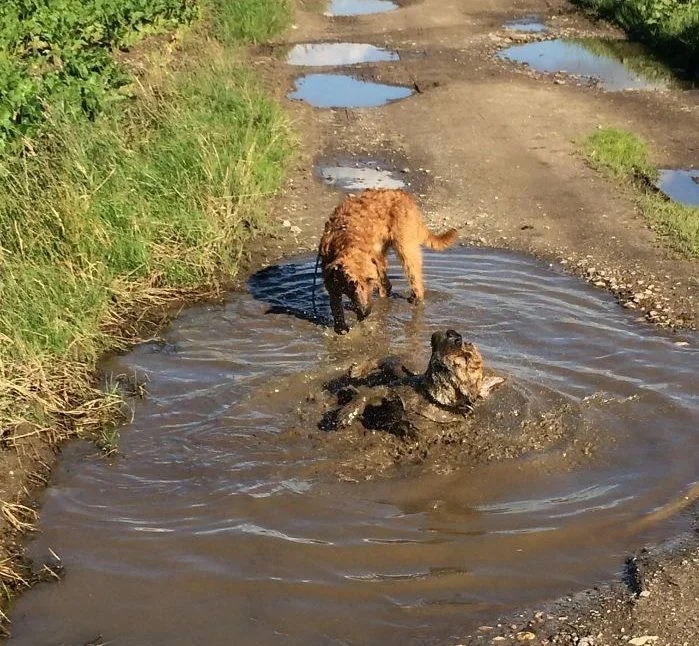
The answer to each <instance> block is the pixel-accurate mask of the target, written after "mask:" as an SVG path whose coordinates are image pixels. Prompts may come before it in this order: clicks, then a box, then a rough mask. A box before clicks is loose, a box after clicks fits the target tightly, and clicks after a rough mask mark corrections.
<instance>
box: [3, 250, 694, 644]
mask: <svg viewBox="0 0 699 646" xmlns="http://www.w3.org/2000/svg"><path fill="white" fill-rule="evenodd" d="M314 261H315V258H314V257H304V258H299V259H296V260H291V261H289V262H288V263H286V264H283V265H280V266H278V267H271V268H268V269H266V270H263V271H261V272H259V273H258V274H256V275H255V276H253V277H252V279H251V280H250V282H249V290H250V293H247V294H237V295H232V296H231V297H230V299H229V301H228V302H227V303H226V304H225V305H208V306H205V307H198V308H193V309H190V310H187V311H185V312H183V314H182V315H181V317H180V318H179V319H178V320H177V321H175V322H174V323H173V324H172V326H171V327H170V328H169V329H168V330H167V331H166V332H165V334H164V338H163V340H162V341H153V342H150V343H145V344H143V345H141V346H139V347H137V348H136V349H135V350H134V351H132V352H131V353H129V354H127V355H125V356H123V357H118V358H114V359H112V360H110V361H109V362H108V363H107V364H106V365H105V366H104V369H105V370H106V371H108V372H110V373H113V374H125V375H131V376H135V377H137V378H139V379H145V378H146V377H147V379H148V382H147V383H148V391H149V394H148V396H147V398H145V399H143V400H138V401H136V402H134V417H133V421H132V423H130V424H129V425H127V426H126V427H125V428H124V429H123V430H122V433H121V442H120V455H119V456H118V457H117V458H116V459H113V460H111V461H108V460H104V459H102V458H100V457H98V456H97V455H96V453H95V449H94V448H93V447H92V446H90V445H87V444H84V443H74V444H71V445H69V446H67V447H66V449H65V450H64V451H63V454H62V457H61V459H60V462H59V465H58V467H57V469H56V471H55V474H54V476H53V481H52V485H51V486H50V488H49V489H48V490H47V491H46V494H45V500H44V507H43V510H42V515H41V521H40V529H41V532H40V533H39V534H37V535H36V537H35V538H34V539H33V540H32V542H31V543H30V544H29V553H30V555H31V556H32V557H33V558H35V559H37V560H38V561H41V560H42V559H45V558H46V557H47V556H48V555H49V554H50V551H49V550H54V551H55V552H56V553H57V554H58V555H60V557H61V558H62V560H63V565H64V567H65V573H66V574H65V578H64V579H63V580H62V582H61V583H58V584H41V585H39V586H37V587H36V588H34V589H33V590H31V591H29V592H28V593H27V594H26V595H24V596H23V597H22V598H20V599H19V600H18V601H17V602H16V603H15V604H14V607H13V608H12V614H11V619H12V630H13V633H14V637H13V638H12V639H11V640H10V643H14V644H32V645H34V644H40V643H51V644H84V643H86V642H88V641H89V640H94V639H95V638H96V637H97V636H98V635H99V636H101V639H102V640H103V641H104V642H105V643H114V644H119V645H120V646H124V645H127V644H134V645H136V644H138V645H142V644H149V645H152V646H157V645H163V646H164V645H167V646H173V645H177V644H183V645H184V644H191V643H194V642H196V643H204V644H230V643H235V644H275V643H278V644H304V645H307V644H338V643H342V644H366V643H373V644H379V643H381V644H384V643H390V644H393V643H406V644H427V643H445V640H447V641H452V640H455V639H458V637H459V635H463V634H464V632H466V631H467V630H470V629H472V628H473V627H474V626H478V625H480V624H483V623H487V621H490V620H492V618H493V617H494V616H496V615H498V614H500V613H504V612H508V611H511V610H513V609H514V608H516V607H518V606H521V605H522V604H536V603H540V602H542V601H544V600H547V599H552V598H555V597H557V596H559V595H561V594H564V593H567V592H570V591H574V590H578V589H580V588H583V587H588V586H590V585H593V584H595V583H598V582H602V581H609V580H612V579H616V578H618V577H619V575H620V567H621V564H622V563H623V558H624V555H625V554H626V551H627V550H628V549H630V548H631V547H632V546H633V547H636V546H638V544H639V541H645V540H648V541H655V540H661V539H662V538H664V537H666V536H669V535H674V534H676V533H677V532H679V531H681V530H683V529H684V528H685V525H684V521H683V519H682V518H674V519H673V520H671V521H667V522H664V523H656V524H652V525H650V526H649V527H648V528H647V529H646V530H645V532H646V533H644V534H643V535H642V536H641V535H638V534H637V533H635V532H634V531H632V529H631V528H632V527H633V524H634V523H635V521H637V520H638V519H639V518H642V517H644V516H645V515H646V514H648V513H649V512H651V511H652V510H654V509H656V508H657V507H658V506H660V505H663V504H664V503H666V502H667V501H669V500H672V499H675V498H676V497H678V496H679V495H680V493H681V492H682V491H683V490H684V489H685V487H686V486H687V485H688V484H689V483H690V482H692V481H694V480H696V478H697V471H696V455H697V451H699V434H698V433H697V428H699V398H698V397H697V387H698V385H699V384H698V381H697V380H698V377H697V365H698V363H699V350H698V349H697V346H696V339H695V338H694V337H690V338H689V341H690V345H689V346H686V347H680V346H677V345H675V341H676V338H675V337H670V336H665V335H663V334H661V333H659V332H657V331H656V330H654V329H653V328H651V327H649V326H648V325H645V324H642V323H637V322H635V321H634V319H633V317H632V316H631V315H630V313H629V312H628V311H626V310H622V309H621V308H619V307H618V305H616V303H614V302H613V300H612V299H611V298H610V297H608V296H607V295H606V294H605V293H603V292H601V291H599V290H594V289H592V288H590V287H588V286H587V285H584V284H582V283H580V282H579V281H577V280H575V279H573V278H570V277H568V276H566V275H564V274H562V273H561V272H558V271H556V270H555V269H552V268H549V267H547V266H545V265H543V264H541V263H538V262H536V261H534V260H532V259H530V258H527V257H524V256H520V255H516V254H509V253H501V252H495V251H491V250H473V249H464V248H454V249H452V250H449V251H447V252H444V253H440V254H437V253H428V254H426V256H425V275H426V284H427V287H428V291H427V304H426V305H425V307H424V308H414V307H412V306H410V305H409V304H408V303H407V302H406V300H405V299H404V298H403V296H404V295H405V294H406V293H407V285H406V281H405V280H404V278H403V277H402V274H401V272H400V271H398V269H397V268H396V267H395V266H393V268H392V270H391V272H390V275H391V280H392V281H393V284H394V290H395V297H392V298H390V299H386V300H384V301H382V302H381V303H380V304H379V305H377V306H376V308H375V311H374V312H373V313H372V315H371V317H370V318H369V319H367V321H365V322H364V323H363V324H362V325H361V326H360V327H357V328H355V329H353V330H352V331H351V332H350V333H349V334H348V335H346V336H343V337H338V336H336V335H334V334H332V333H330V332H329V330H328V329H327V328H324V327H323V326H320V325H318V324H316V323H315V322H314V321H313V320H311V319H314V315H313V312H312V305H311V300H312V299H311V284H312V275H313V266H314ZM317 301H318V307H319V311H318V312H317V313H316V314H317V315H318V316H320V317H327V316H328V311H327V299H326V298H325V295H324V294H323V291H322V289H321V288H320V286H319V287H318V292H317ZM446 327H450V328H454V329H456V330H459V331H461V332H462V333H463V334H464V335H465V336H466V337H467V338H469V339H471V340H473V341H475V342H476V343H477V344H478V346H479V347H480V348H481V350H482V352H483V355H484V357H485V360H486V362H487V364H488V365H489V366H490V367H492V368H493V369H494V370H496V371H498V372H499V373H501V374H504V375H507V377H508V380H509V383H510V384H512V385H513V386H515V387H516V388H517V389H518V390H519V391H520V392H525V393H526V392H532V393H538V395H537V398H538V408H539V409H541V410H546V408H547V406H548V407H550V408H554V407H556V406H558V404H559V401H560V400H561V399H563V400H565V401H567V402H569V404H570V406H571V407H572V408H573V409H575V410H576V411H577V412H578V413H579V414H580V415H581V416H582V418H583V419H584V421H585V426H586V433H587V435H588V437H587V439H586V442H587V440H589V439H590V438H591V439H592V440H593V441H592V442H591V443H590V444H589V445H590V446H592V450H591V452H589V453H588V452H583V451H580V450H579V448H580V447H577V446H575V445H574V444H573V445H571V446H572V451H573V453H574V456H571V455H566V452H565V451H563V452H562V451H561V447H560V446H556V447H547V446H544V447H541V448H538V449H537V450H535V451H533V452H532V453H531V454H529V455H528V456H527V457H524V458H516V459H514V458H513V459H495V460H488V459H485V458H484V459H483V460H481V461H476V462H474V463H471V464H468V465H464V466H461V467H458V468H455V469H452V470H448V471H439V470H434V469H432V468H429V467H428V465H413V466H412V467H410V468H402V469H397V470H395V472H393V473H386V474H384V476H385V477H381V478H377V479H372V480H365V481H362V480H360V481H358V482H356V483H349V482H346V481H342V480H340V479H339V478H338V475H339V474H338V473H336V471H335V469H334V465H339V461H338V460H337V456H334V455H332V454H331V453H329V452H327V451H326V450H325V448H324V447H325V442H324V437H323V432H322V431H320V430H319V429H318V428H317V427H316V425H315V416H314V410H313V407H312V404H311V403H310V402H311V399H309V396H312V395H313V394H314V393H315V391H316V390H317V388H318V384H320V383H321V382H322V381H323V380H324V379H330V378H332V377H335V376H337V375H338V374H340V373H341V372H342V371H343V370H345V369H346V368H347V366H348V365H349V364H350V362H351V361H352V360H354V359H357V358H365V357H372V356H373V357H380V356H383V355H385V354H389V353H390V354H394V355H399V356H402V357H404V358H405V361H406V363H407V365H409V366H412V367H413V368H414V369H418V370H419V369H422V368H424V366H425V363H426V361H427V357H428V356H429V337H430V334H431V333H432V332H433V331H434V330H435V329H438V328H446ZM496 396H497V393H496V395H493V398H494V397H496ZM549 396H550V398H551V400H550V401H549V400H548V399H547V398H548V397H549ZM309 413H313V414H311V415H310V416H309ZM522 414H523V415H529V413H528V412H527V410H526V408H523V409H522ZM304 420H306V421H305V422H304ZM575 432H576V431H573V439H574V438H575ZM326 441H327V442H328V443H330V442H331V441H332V440H331V439H327V440H326ZM344 457H345V458H350V459H351V458H352V456H351V455H346V456H344Z"/></svg>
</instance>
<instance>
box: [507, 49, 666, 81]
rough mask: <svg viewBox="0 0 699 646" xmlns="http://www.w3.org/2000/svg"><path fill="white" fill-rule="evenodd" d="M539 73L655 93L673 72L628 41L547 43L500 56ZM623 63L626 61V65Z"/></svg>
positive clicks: (513, 50)
mask: <svg viewBox="0 0 699 646" xmlns="http://www.w3.org/2000/svg"><path fill="white" fill-rule="evenodd" d="M498 56H499V57H500V58H503V59H507V60H510V61H514V62H516V63H525V64H527V65H529V66H530V67H531V68H532V69H534V70H537V71H539V72H554V73H555V72H562V73H567V74H572V75H574V76H580V77H583V78H586V79H589V80H590V82H593V81H594V80H597V81H599V84H600V86H601V87H603V88H604V89H605V90H610V91H619V90H634V89H638V90H653V89H662V88H665V87H667V86H668V85H669V84H670V82H671V74H670V72H669V71H668V70H667V69H666V68H664V67H663V66H662V65H660V64H659V63H657V62H654V61H651V59H650V58H649V57H647V56H645V55H643V53H642V51H641V48H640V46H637V45H636V44H634V43H628V42H627V41H614V40H595V39H576V40H560V39H556V40H545V41H539V42H536V43H526V44H524V45H514V46H512V47H508V48H507V49H504V50H502V51H500V52H499V53H498ZM622 61H623V62H622Z"/></svg>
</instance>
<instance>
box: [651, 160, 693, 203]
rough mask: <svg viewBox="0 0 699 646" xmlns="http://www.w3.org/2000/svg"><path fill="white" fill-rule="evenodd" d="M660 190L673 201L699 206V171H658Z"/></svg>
mask: <svg viewBox="0 0 699 646" xmlns="http://www.w3.org/2000/svg"><path fill="white" fill-rule="evenodd" d="M657 186H658V188H659V189H660V190H661V191H662V192H663V193H665V195H667V196H668V197H669V198H670V199H671V200H674V201H675V202H680V203H681V204H686V205H688V206H699V170H697V169H695V170H672V169H661V170H660V171H658V183H657Z"/></svg>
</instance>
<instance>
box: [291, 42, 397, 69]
mask: <svg viewBox="0 0 699 646" xmlns="http://www.w3.org/2000/svg"><path fill="white" fill-rule="evenodd" d="M397 60H399V57H398V54H397V53H396V52H392V51H390V50H388V49H384V48H383V47H376V46H375V45H367V44H364V43H309V44H305V45H294V46H293V47H292V48H291V51H289V53H288V55H287V57H286V62H287V63H288V64H289V65H300V66H308V67H322V66H334V65H357V64H359V63H381V62H387V61H397Z"/></svg>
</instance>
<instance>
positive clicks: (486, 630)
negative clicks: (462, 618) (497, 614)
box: [478, 626, 493, 633]
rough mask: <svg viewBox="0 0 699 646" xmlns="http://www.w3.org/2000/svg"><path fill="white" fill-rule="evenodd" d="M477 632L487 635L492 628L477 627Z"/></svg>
mask: <svg viewBox="0 0 699 646" xmlns="http://www.w3.org/2000/svg"><path fill="white" fill-rule="evenodd" d="M478 630H480V631H481V632H482V633H487V632H489V631H491V630H493V627H492V626H478Z"/></svg>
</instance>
